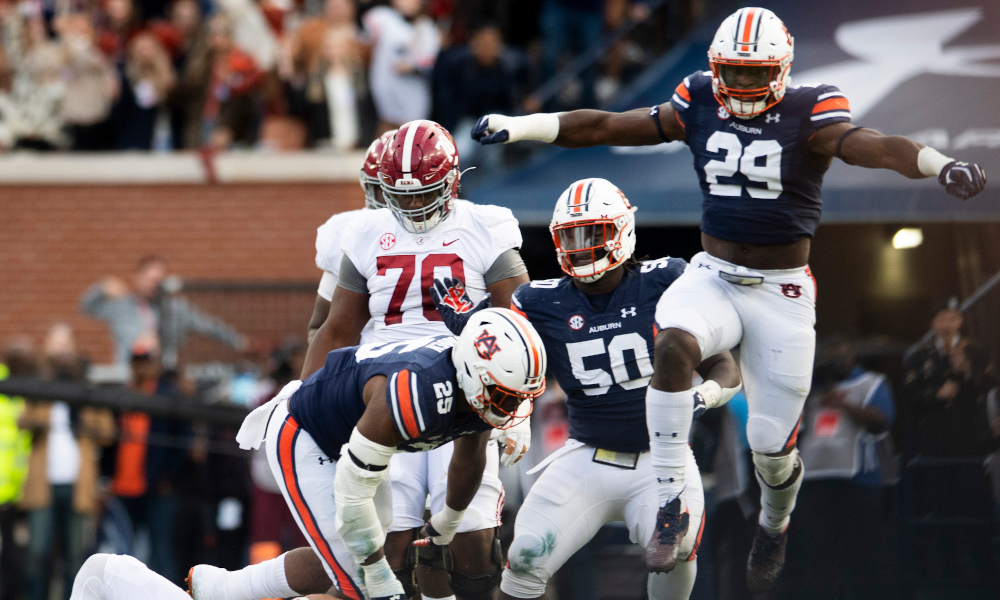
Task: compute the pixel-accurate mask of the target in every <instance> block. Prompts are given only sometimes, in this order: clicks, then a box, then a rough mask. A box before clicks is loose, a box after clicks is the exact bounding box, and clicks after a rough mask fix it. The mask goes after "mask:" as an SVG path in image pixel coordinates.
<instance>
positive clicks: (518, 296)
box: [510, 283, 531, 320]
mask: <svg viewBox="0 0 1000 600" xmlns="http://www.w3.org/2000/svg"><path fill="white" fill-rule="evenodd" d="M530 287H531V284H530V283H522V284H521V285H520V286H518V288H517V289H516V290H514V293H513V294H512V295H511V297H510V309H511V310H512V311H514V312H516V313H517V314H519V315H521V316H522V317H524V318H525V319H527V318H528V314H527V313H526V312H525V310H524V295H525V294H526V293H528V290H529V289H530ZM529 320H530V319H529Z"/></svg>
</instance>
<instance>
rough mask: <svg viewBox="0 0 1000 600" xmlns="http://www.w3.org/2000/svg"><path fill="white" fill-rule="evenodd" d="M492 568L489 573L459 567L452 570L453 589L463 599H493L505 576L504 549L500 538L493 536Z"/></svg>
mask: <svg viewBox="0 0 1000 600" xmlns="http://www.w3.org/2000/svg"><path fill="white" fill-rule="evenodd" d="M490 563H491V565H492V567H493V568H492V569H491V570H490V572H489V573H483V574H481V575H472V574H469V573H464V572H462V571H460V570H458V569H452V571H451V591H453V592H455V595H456V596H458V597H459V598H462V600H491V599H492V598H493V592H494V591H495V590H496V589H497V586H498V585H500V579H502V577H503V549H502V548H501V547H500V538H499V537H498V536H494V537H493V550H492V552H490Z"/></svg>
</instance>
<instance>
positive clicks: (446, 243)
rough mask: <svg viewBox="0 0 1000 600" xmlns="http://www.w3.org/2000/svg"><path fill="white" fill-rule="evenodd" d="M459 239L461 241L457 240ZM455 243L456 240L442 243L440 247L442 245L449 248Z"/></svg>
mask: <svg viewBox="0 0 1000 600" xmlns="http://www.w3.org/2000/svg"><path fill="white" fill-rule="evenodd" d="M459 239H461V238H459ZM457 241H458V239H455V240H451V241H450V242H442V245H444V246H450V245H452V244H454V243H455V242H457Z"/></svg>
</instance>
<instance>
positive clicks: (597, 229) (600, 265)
mask: <svg viewBox="0 0 1000 600" xmlns="http://www.w3.org/2000/svg"><path fill="white" fill-rule="evenodd" d="M635 210H636V209H635V207H633V206H632V204H631V203H629V201H628V198H626V197H625V194H623V193H622V191H621V190H620V189H618V188H617V187H616V186H615V185H614V184H613V183H611V182H610V181H608V180H607V179H597V178H594V179H581V180H580V181H577V182H576V183H573V184H572V185H570V186H569V187H568V188H566V191H565V192H563V193H562V195H561V196H559V200H558V201H556V210H555V212H554V213H553V214H552V222H551V223H550V224H549V231H550V232H551V233H552V241H553V243H555V245H556V257H557V258H558V259H559V266H560V267H561V268H562V270H563V272H564V273H566V274H567V275H569V276H570V277H576V278H577V279H579V280H581V281H585V282H591V281H597V280H598V279H600V278H601V277H603V276H604V273H606V272H607V271H610V270H611V269H614V268H615V267H617V266H618V265H620V264H622V263H624V262H625V261H626V260H628V259H629V257H631V256H632V253H633V252H635V214H634V213H635Z"/></svg>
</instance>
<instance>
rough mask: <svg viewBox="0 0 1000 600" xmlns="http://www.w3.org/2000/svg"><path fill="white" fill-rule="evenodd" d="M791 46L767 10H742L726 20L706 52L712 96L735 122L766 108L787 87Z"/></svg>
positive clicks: (772, 14)
mask: <svg viewBox="0 0 1000 600" xmlns="http://www.w3.org/2000/svg"><path fill="white" fill-rule="evenodd" d="M793 49H794V40H793V39H792V36H791V35H789V33H788V29H786V28H785V24H784V23H782V22H781V19H779V18H778V17H777V15H775V14H774V13H773V12H771V11H769V10H767V9H766V8H759V7H749V8H741V9H739V10H738V11H736V12H734V13H733V14H731V15H729V16H728V17H726V20H725V21H723V22H722V25H720V26H719V30H718V31H716V32H715V37H714V38H713V39H712V45H711V46H709V49H708V63H709V65H711V67H712V91H713V92H714V93H715V97H716V98H717V99H718V100H719V102H720V103H721V104H722V106H724V107H725V108H726V110H728V111H729V113H730V114H732V115H733V116H735V117H739V118H741V119H749V118H750V117H753V116H755V115H759V114H760V113H762V112H764V111H765V110H767V109H769V108H771V107H772V106H774V105H775V104H777V103H778V102H779V101H781V98H782V97H783V96H784V95H785V90H787V89H788V86H789V85H791V80H792V78H791V75H790V74H789V71H790V70H791V67H792V56H793V53H794V52H793Z"/></svg>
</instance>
